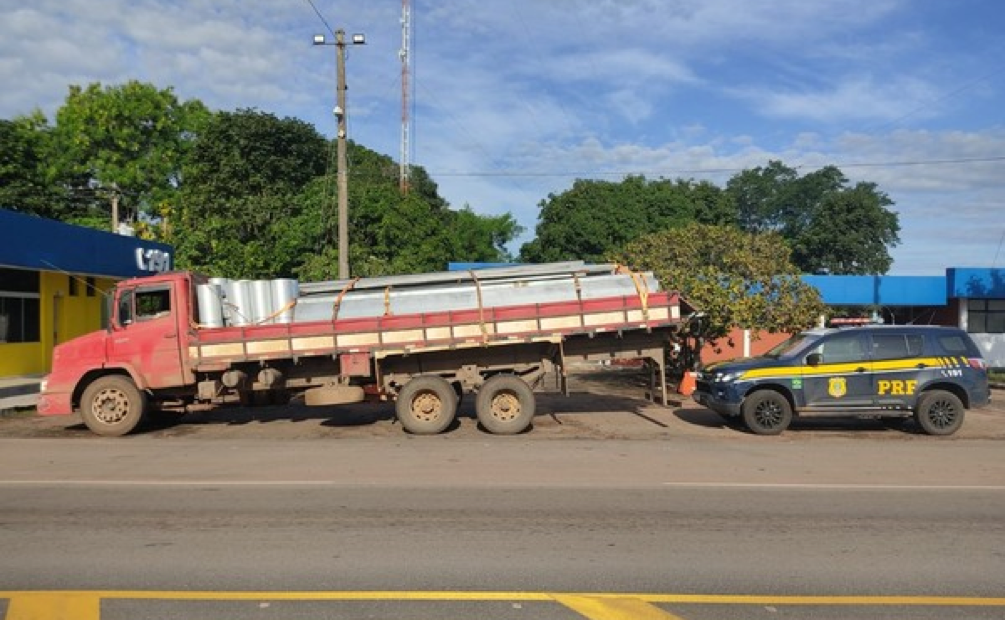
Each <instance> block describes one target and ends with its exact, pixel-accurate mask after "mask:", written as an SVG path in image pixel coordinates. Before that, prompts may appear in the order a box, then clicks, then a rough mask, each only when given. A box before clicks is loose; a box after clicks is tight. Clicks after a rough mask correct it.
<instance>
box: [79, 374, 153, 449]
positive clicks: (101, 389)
mask: <svg viewBox="0 0 1006 620" xmlns="http://www.w3.org/2000/svg"><path fill="white" fill-rule="evenodd" d="M146 413H147V395H146V393H144V392H143V391H142V390H140V389H138V388H137V387H136V384H134V383H133V380H132V379H130V378H129V377H125V376H122V375H107V376H104V377H99V378H97V379H95V380H94V381H93V382H92V383H91V384H90V385H89V386H87V389H85V390H84V394H83V396H81V399H80V416H81V418H83V420H84V424H86V425H87V428H89V429H91V432H93V433H95V434H96V435H101V436H103V437H120V436H122V435H127V434H129V433H131V432H133V431H134V430H135V429H136V428H137V427H138V426H139V425H140V424H141V423H142V422H143V419H144V417H145V416H146Z"/></svg>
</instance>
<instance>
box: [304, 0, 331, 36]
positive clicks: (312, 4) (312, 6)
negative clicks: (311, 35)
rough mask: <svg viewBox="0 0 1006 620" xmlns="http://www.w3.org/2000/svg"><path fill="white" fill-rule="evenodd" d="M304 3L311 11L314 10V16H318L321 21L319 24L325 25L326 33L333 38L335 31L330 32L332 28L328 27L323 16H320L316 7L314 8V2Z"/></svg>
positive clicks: (310, 0) (308, 0)
mask: <svg viewBox="0 0 1006 620" xmlns="http://www.w3.org/2000/svg"><path fill="white" fill-rule="evenodd" d="M306 2H307V3H308V4H310V5H311V8H312V9H314V14H315V15H317V16H318V19H320V20H321V23H323V24H325V29H326V30H328V33H329V34H330V35H332V36H333V37H334V36H335V31H334V30H332V27H331V26H329V25H328V22H327V21H325V16H324V15H322V14H321V11H319V10H318V7H316V6H314V2H313V1H312V0H306Z"/></svg>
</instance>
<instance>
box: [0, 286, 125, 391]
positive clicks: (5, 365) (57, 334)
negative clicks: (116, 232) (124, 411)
mask: <svg viewBox="0 0 1006 620" xmlns="http://www.w3.org/2000/svg"><path fill="white" fill-rule="evenodd" d="M40 275H41V277H40V281H39V312H40V313H41V315H42V316H41V321H40V325H39V337H40V339H41V342H37V343H35V342H27V343H25V342H19V343H15V344H0V377H2V376H17V375H32V374H42V373H46V372H49V370H50V369H51V364H52V349H53V347H54V346H55V345H56V344H58V343H60V342H66V341H67V340H70V339H71V338H76V337H77V336H81V335H83V334H86V333H88V332H92V331H95V330H97V329H100V328H101V303H102V293H103V292H104V291H106V290H108V289H110V288H112V286H114V284H115V281H114V280H111V279H109V278H95V288H96V289H98V290H96V291H95V292H94V295H93V296H90V297H89V296H88V295H87V284H86V282H87V277H86V276H78V275H72V276H71V275H67V274H65V273H55V272H48V271H43V272H41V274H40ZM71 277H73V278H75V279H76V280H77V289H76V295H71V294H70V278H71Z"/></svg>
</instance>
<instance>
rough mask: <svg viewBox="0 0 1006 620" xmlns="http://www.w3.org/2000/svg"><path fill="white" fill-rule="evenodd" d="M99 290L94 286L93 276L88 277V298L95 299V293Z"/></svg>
mask: <svg viewBox="0 0 1006 620" xmlns="http://www.w3.org/2000/svg"><path fill="white" fill-rule="evenodd" d="M97 290H98V287H97V286H95V284H94V278H93V277H92V276H87V296H88V297H94V295H95V292H96V291H97Z"/></svg>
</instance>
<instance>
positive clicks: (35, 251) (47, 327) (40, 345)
mask: <svg viewBox="0 0 1006 620" xmlns="http://www.w3.org/2000/svg"><path fill="white" fill-rule="evenodd" d="M172 254H173V249H172V247H171V246H169V245H165V244H163V243H155V242H152V241H146V240H143V239H137V238H136V237H128V236H123V235H116V234H112V233H110V232H103V231H100V230H93V229H90V228H83V227H80V226H71V225H69V224H64V223H62V222H57V221H54V220H47V219H43V218H39V217H33V216H29V215H25V214H23V213H16V212H14V211H7V210H2V209H0V376H16V375H30V374H41V373H44V372H47V371H48V370H49V368H50V365H51V360H52V349H53V347H55V346H56V344H58V343H60V342H64V341H66V340H69V339H70V338H74V337H76V336H79V335H81V334H85V333H88V332H91V331H94V330H96V329H99V327H100V326H101V312H102V296H103V294H104V292H105V291H107V290H109V289H110V288H112V287H113V286H114V285H115V282H116V281H117V280H121V279H125V278H134V277H140V276H144V275H150V274H152V273H158V272H162V271H167V270H169V269H171V267H172V262H173V261H172V259H173V256H172Z"/></svg>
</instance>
